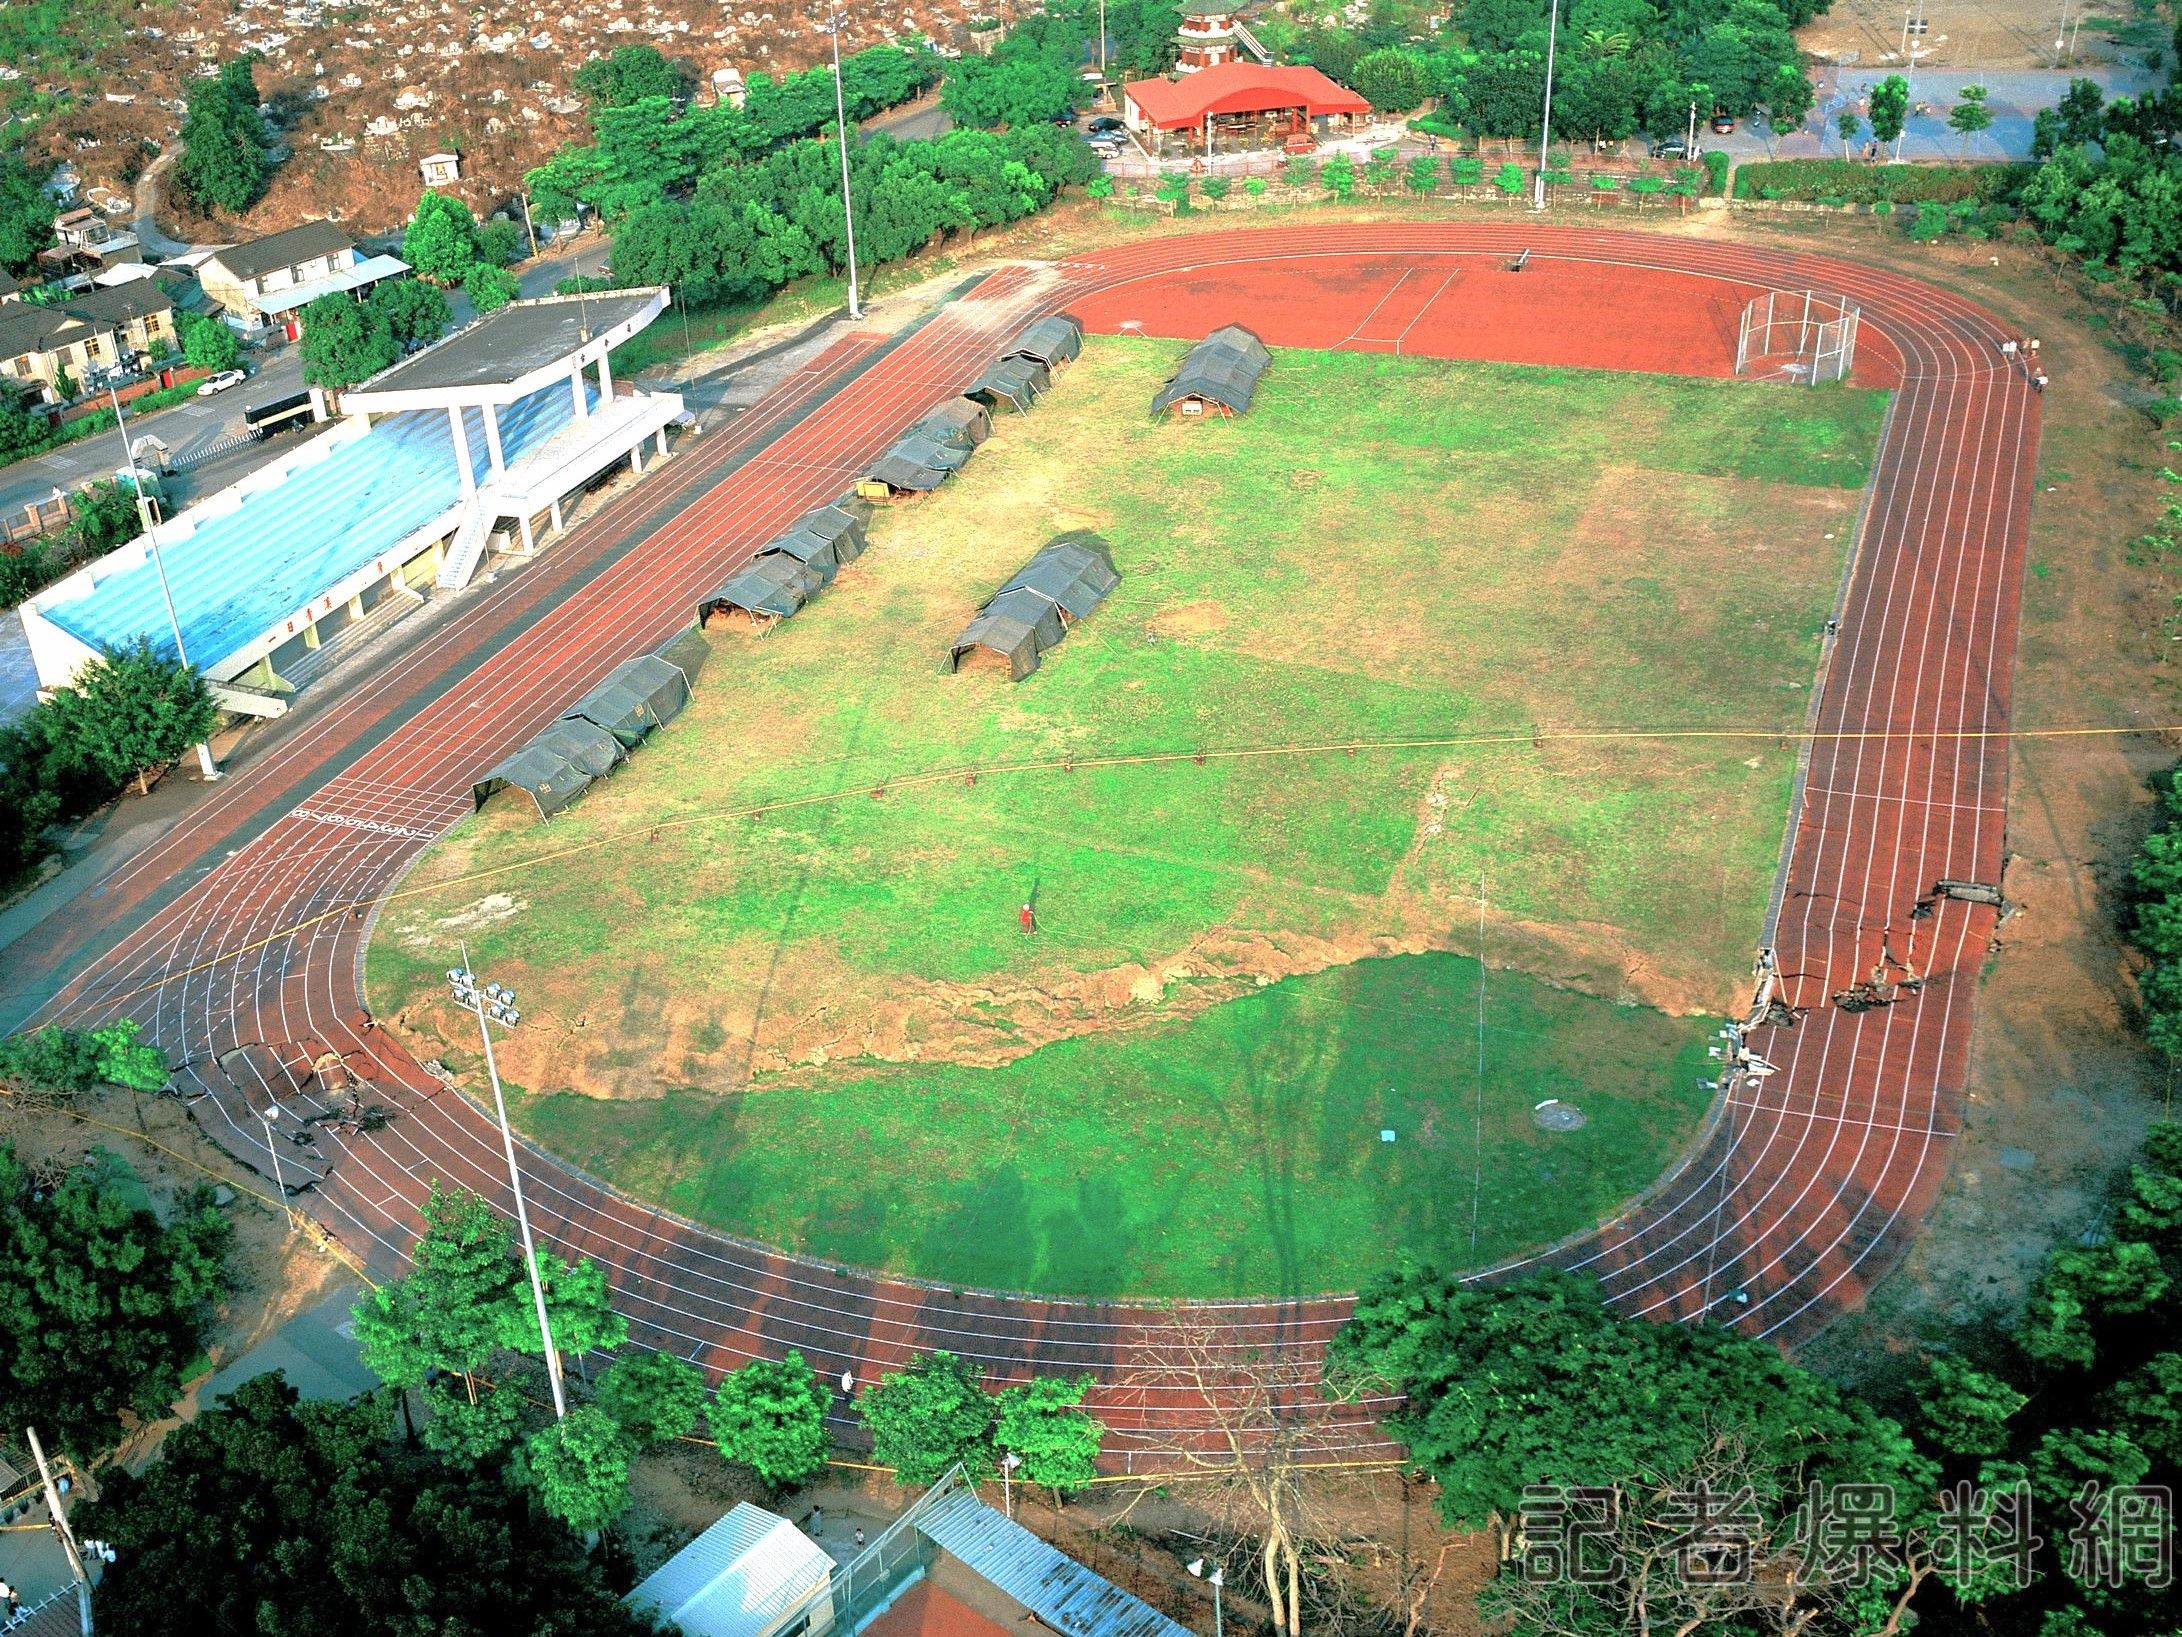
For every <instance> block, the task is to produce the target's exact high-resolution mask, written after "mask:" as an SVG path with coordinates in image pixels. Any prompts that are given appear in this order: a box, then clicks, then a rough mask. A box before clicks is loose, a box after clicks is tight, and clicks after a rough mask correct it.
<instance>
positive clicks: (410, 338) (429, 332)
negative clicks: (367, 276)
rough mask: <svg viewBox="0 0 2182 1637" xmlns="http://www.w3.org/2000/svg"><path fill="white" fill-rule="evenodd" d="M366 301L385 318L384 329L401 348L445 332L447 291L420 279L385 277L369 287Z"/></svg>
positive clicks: (449, 315)
mask: <svg viewBox="0 0 2182 1637" xmlns="http://www.w3.org/2000/svg"><path fill="white" fill-rule="evenodd" d="M368 305H369V306H370V307H371V309H372V310H373V311H374V312H375V313H377V314H378V315H379V317H381V318H383V319H384V320H386V327H387V333H388V334H389V335H391V336H392V337H393V339H394V343H395V345H396V346H397V347H399V348H400V349H401V350H402V351H404V352H408V351H412V350H414V349H415V348H418V347H424V346H429V345H431V343H433V342H434V341H437V340H438V339H439V338H440V337H441V336H442V335H444V334H446V333H447V326H448V325H449V324H452V323H453V322H454V318H455V314H454V309H453V308H452V307H450V306H449V305H448V304H447V294H446V292H445V291H443V290H441V289H440V288H439V287H438V286H437V285H432V284H427V283H425V282H424V280H422V279H388V280H386V281H385V282H384V283H382V284H375V285H373V286H372V287H371V295H370V297H369V301H368Z"/></svg>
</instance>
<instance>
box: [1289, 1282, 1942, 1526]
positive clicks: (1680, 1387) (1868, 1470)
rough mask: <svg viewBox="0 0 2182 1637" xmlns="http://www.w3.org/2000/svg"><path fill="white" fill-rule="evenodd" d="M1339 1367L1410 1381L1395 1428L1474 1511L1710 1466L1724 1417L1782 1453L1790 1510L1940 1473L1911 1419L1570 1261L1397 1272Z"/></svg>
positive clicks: (1361, 1376) (1391, 1381)
mask: <svg viewBox="0 0 2182 1637" xmlns="http://www.w3.org/2000/svg"><path fill="white" fill-rule="evenodd" d="M1327 1377H1328V1381H1329V1383H1330V1384H1331V1385H1332V1386H1333V1387H1334V1388H1335V1389H1336V1390H1337V1391H1343V1392H1369V1391H1387V1390H1391V1391H1393V1392H1396V1393H1399V1394H1401V1395H1402V1397H1403V1400H1404V1402H1403V1405H1402V1407H1401V1409H1399V1410H1398V1411H1396V1412H1395V1413H1394V1414H1393V1415H1392V1416H1390V1417H1388V1420H1387V1428H1388V1430H1389V1431H1390V1432H1392V1433H1393V1434H1394V1435H1395V1436H1396V1437H1397V1438H1399V1439H1400V1440H1401V1441H1402V1442H1403V1443H1404V1444H1406V1445H1407V1446H1408V1447H1409V1455H1410V1459H1411V1460H1412V1461H1413V1462H1414V1463H1415V1464H1416V1465H1417V1466H1418V1467H1419V1468H1420V1469H1421V1470H1423V1471H1424V1472H1427V1473H1429V1474H1430V1475H1431V1476H1432V1477H1433V1478H1435V1479H1436V1480H1437V1481H1438V1483H1439V1485H1440V1496H1439V1505H1440V1510H1441V1512H1442V1513H1443V1514H1444V1515H1445V1517H1446V1518H1447V1521H1448V1522H1449V1523H1451V1524H1454V1525H1457V1526H1459V1527H1466V1528H1477V1527H1481V1526H1482V1525H1483V1524H1484V1523H1485V1522H1486V1521H1487V1520H1488V1519H1490V1518H1491V1517H1492V1516H1494V1515H1495V1514H1498V1515H1500V1516H1502V1517H1507V1516H1511V1515H1513V1514H1514V1513H1515V1511H1516V1510H1517V1508H1518V1505H1519V1503H1520V1502H1521V1500H1522V1493H1523V1487H1524V1486H1525V1485H1526V1484H1534V1483H1547V1482H1554V1483H1569V1484H1611V1483H1613V1482H1615V1481H1616V1480H1617V1479H1619V1478H1622V1477H1624V1476H1627V1475H1629V1474H1632V1473H1636V1472H1640V1471H1647V1470H1648V1471H1655V1472H1669V1473H1672V1472H1677V1471H1684V1470H1690V1469H1693V1468H1694V1467H1696V1466H1697V1465H1698V1464H1699V1457H1700V1454H1701V1452H1702V1451H1703V1450H1704V1449H1705V1448H1706V1447H1708V1446H1709V1445H1710V1444H1711V1443H1712V1442H1713V1441H1714V1439H1715V1438H1716V1437H1717V1436H1718V1434H1719V1433H1720V1431H1721V1430H1723V1429H1727V1430H1731V1431H1735V1432H1737V1433H1740V1434H1744V1435H1747V1436H1749V1437H1751V1438H1752V1439H1754V1440H1755V1441H1757V1442H1758V1443H1759V1444H1760V1445H1761V1446H1762V1447H1763V1448H1764V1449H1766V1450H1767V1451H1769V1452H1771V1453H1770V1455H1769V1466H1768V1469H1767V1470H1766V1472H1765V1473H1764V1474H1763V1476H1762V1479H1761V1481H1762V1482H1763V1483H1766V1484H1769V1485H1770V1488H1771V1493H1770V1494H1761V1495H1760V1497H1759V1500H1760V1504H1761V1505H1768V1506H1771V1507H1774V1508H1776V1509H1777V1508H1778V1507H1779V1506H1780V1504H1781V1503H1782V1501H1783V1500H1784V1499H1786V1498H1788V1497H1790V1496H1792V1495H1795V1494H1797V1493H1800V1491H1801V1488H1802V1486H1803V1483H1804V1482H1805V1481H1806V1480H1809V1479H1822V1478H1829V1479H1843V1480H1854V1481H1860V1482H1880V1481H1891V1482H1894V1483H1895V1484H1896V1485H1897V1493H1898V1494H1903V1495H1919V1496H1921V1495H1923V1494H1924V1493H1925V1492H1926V1491H1928V1490H1929V1489H1930V1487H1931V1481H1930V1480H1931V1469H1930V1467H1929V1465H1928V1464H1927V1463H1926V1462H1925V1461H1924V1460H1923V1459H1922V1458H1921V1457H1919V1456H1918V1455H1917V1454H1916V1452H1915V1450H1914V1449H1913V1447H1912V1446H1911V1444H1910V1441H1909V1438H1908V1436H1907V1435H1906V1434H1905V1433H1904V1432H1903V1431H1902V1429H1901V1428H1900V1427H1899V1426H1897V1425H1896V1424H1895V1423H1893V1422H1891V1421H1889V1420H1886V1419H1885V1418H1883V1417H1881V1416H1878V1415H1876V1414H1874V1413H1873V1412H1872V1411H1871V1410H1869V1409H1868V1408H1866V1407H1865V1406H1863V1405H1862V1404H1860V1403H1856V1402H1853V1401H1849V1400H1844V1399H1843V1398H1842V1396H1841V1395H1840V1394H1839V1393H1838V1392H1837V1391H1836V1390H1835V1389H1834V1388H1833V1387H1832V1386H1831V1385H1829V1384H1828V1383H1826V1382H1824V1381H1822V1380H1820V1379H1819V1378H1818V1377H1816V1376H1814V1375H1811V1374H1810V1373H1808V1372H1807V1371H1804V1370H1801V1369H1799V1368H1797V1367H1796V1366H1795V1365H1793V1364H1790V1363H1789V1362H1788V1361H1787V1360H1786V1359H1784V1358H1782V1357H1781V1355H1780V1352H1779V1350H1778V1349H1776V1348H1774V1347H1773V1346H1771V1345H1770V1344H1769V1343H1766V1342H1762V1341H1756V1340H1752V1339H1749V1338H1746V1337H1743V1336H1740V1335H1736V1334H1733V1333H1731V1332H1728V1331H1724V1330H1715V1329H1711V1328H1707V1327H1704V1326H1690V1325H1672V1324H1652V1323H1648V1322H1644V1321H1637V1320H1629V1319H1624V1318H1622V1317H1621V1316H1620V1315H1618V1314H1616V1313H1614V1312H1613V1311H1612V1310H1611V1309H1609V1308H1607V1307H1606V1306H1605V1305H1604V1304H1603V1302H1602V1301H1601V1300H1600V1296H1599V1291H1598V1287H1597V1286H1596V1284H1594V1283H1592V1282H1590V1281H1588V1280H1584V1279H1579V1278H1576V1277H1575V1276H1573V1275H1570V1274H1564V1273H1557V1272H1548V1273H1539V1274H1534V1275H1532V1276H1530V1277H1528V1278H1524V1279H1521V1280H1517V1281H1514V1282H1511V1283H1509V1284H1504V1285H1493V1286H1482V1285H1469V1284H1464V1283H1462V1282H1460V1281H1459V1280H1456V1279H1453V1278H1450V1277H1448V1276H1446V1275H1443V1274H1440V1273H1436V1272H1433V1271H1431V1270H1429V1269H1423V1268H1414V1267H1411V1268H1404V1269H1401V1270H1399V1271H1397V1272H1394V1273H1390V1274H1387V1275H1385V1276H1383V1277H1382V1278H1380V1279H1379V1280H1377V1281H1376V1282H1374V1283H1373V1284H1372V1285H1370V1286H1368V1287H1367V1288H1366V1289H1365V1290H1364V1291H1363V1292H1362V1293H1361V1294H1360V1295H1359V1296H1358V1298H1357V1304H1356V1312H1355V1316H1354V1317H1353V1318H1352V1319H1351V1320H1350V1321H1349V1323H1348V1324H1347V1325H1346V1326H1344V1327H1343V1329H1342V1330H1341V1332H1340V1333H1339V1335H1338V1336H1337V1337H1336V1338H1335V1341H1334V1343H1333V1346H1332V1348H1331V1350H1330V1354H1329V1357H1328V1363H1327Z"/></svg>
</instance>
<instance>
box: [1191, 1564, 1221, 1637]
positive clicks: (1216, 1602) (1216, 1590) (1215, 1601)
mask: <svg viewBox="0 0 2182 1637" xmlns="http://www.w3.org/2000/svg"><path fill="white" fill-rule="evenodd" d="M1189 1572H1190V1573H1191V1574H1193V1575H1195V1576H1196V1577H1197V1578H1198V1579H1199V1580H1202V1579H1204V1578H1205V1560H1204V1559H1203V1558H1201V1557H1198V1558H1192V1559H1190V1565H1189ZM1226 1584H1227V1571H1226V1570H1225V1569H1223V1568H1221V1567H1220V1565H1219V1564H1217V1563H1215V1564H1214V1565H1213V1566H1212V1637H1227V1632H1226V1622H1225V1621H1224V1620H1223V1619H1222V1618H1221V1611H1220V1588H1221V1587H1222V1586H1224V1585H1226Z"/></svg>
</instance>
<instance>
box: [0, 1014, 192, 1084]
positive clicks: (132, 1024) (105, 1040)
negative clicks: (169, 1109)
mask: <svg viewBox="0 0 2182 1637" xmlns="http://www.w3.org/2000/svg"><path fill="white" fill-rule="evenodd" d="M41 1032H43V1031H41ZM90 1041H91V1048H92V1051H93V1053H94V1054H95V1056H94V1059H93V1062H94V1072H95V1073H96V1074H97V1075H98V1077H99V1079H100V1080H102V1081H104V1082H105V1083H106V1084H107V1085H109V1086H125V1087H127V1088H128V1089H130V1090H131V1091H164V1090H165V1089H166V1086H167V1082H168V1081H169V1080H170V1079H171V1078H173V1071H172V1070H171V1069H170V1068H168V1066H167V1054H166V1053H165V1052H163V1051H161V1050H160V1049H159V1048H158V1047H157V1046H154V1045H153V1044H152V1043H151V1042H150V1041H148V1040H146V1039H144V1038H143V1033H142V1031H141V1030H140V1029H139V1028H138V1027H137V1023H136V1019H134V1018H128V1017H124V1018H118V1019H116V1020H115V1021H114V1022H112V1023H109V1024H107V1025H105V1026H104V1027H103V1028H98V1029H93V1030H92V1031H91V1033H90ZM4 1060H5V1058H4V1048H0V1061H4Z"/></svg>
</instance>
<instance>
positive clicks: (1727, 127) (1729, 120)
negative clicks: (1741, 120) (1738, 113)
mask: <svg viewBox="0 0 2182 1637" xmlns="http://www.w3.org/2000/svg"><path fill="white" fill-rule="evenodd" d="M1712 128H1713V129H1714V130H1715V131H1718V132H1719V133H1720V134H1721V135H1722V136H1725V135H1727V134H1728V132H1730V131H1732V130H1734V129H1735V116H1734V115H1733V114H1731V113H1728V112H1727V111H1726V110H1724V109H1720V108H1715V109H1713V111H1712Z"/></svg>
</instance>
